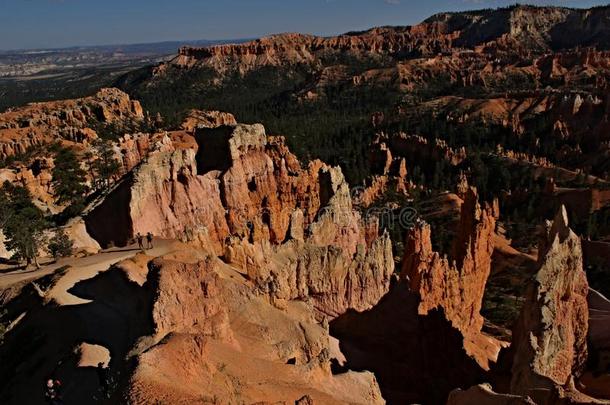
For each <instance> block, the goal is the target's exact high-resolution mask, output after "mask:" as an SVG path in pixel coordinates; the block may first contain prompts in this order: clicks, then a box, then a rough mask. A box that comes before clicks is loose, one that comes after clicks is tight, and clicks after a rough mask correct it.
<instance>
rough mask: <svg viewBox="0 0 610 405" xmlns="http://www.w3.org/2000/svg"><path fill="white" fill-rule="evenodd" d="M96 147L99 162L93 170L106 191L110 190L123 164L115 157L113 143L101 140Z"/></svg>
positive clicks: (94, 165) (97, 161)
mask: <svg viewBox="0 0 610 405" xmlns="http://www.w3.org/2000/svg"><path fill="white" fill-rule="evenodd" d="M94 147H95V150H96V152H97V160H96V161H95V162H94V163H93V168H94V170H95V172H96V173H97V176H98V178H99V180H100V181H101V182H102V183H103V187H104V189H106V190H108V189H109V188H110V185H111V182H112V179H113V178H114V177H115V176H117V175H118V174H119V170H120V169H121V164H120V163H119V161H118V160H117V159H116V157H115V153H114V149H113V145H112V142H111V141H108V140H101V139H100V140H98V141H97V142H96V143H95V145H94Z"/></svg>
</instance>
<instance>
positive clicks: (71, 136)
mask: <svg viewBox="0 0 610 405" xmlns="http://www.w3.org/2000/svg"><path fill="white" fill-rule="evenodd" d="M143 119H144V112H143V110H142V106H141V105H140V103H139V102H138V101H134V100H131V99H130V98H129V96H128V95H127V94H126V93H123V92H122V91H120V90H118V89H101V90H100V91H99V92H98V93H97V94H95V95H94V96H91V97H86V98H81V99H76V100H65V101H52V102H46V103H32V104H29V105H27V106H25V107H20V108H15V109H12V110H9V111H7V112H4V113H2V114H0V159H4V158H6V157H8V156H13V155H16V154H19V153H24V152H26V151H27V150H28V149H29V148H31V147H33V146H41V145H45V144H48V143H52V142H56V141H68V142H72V143H80V144H83V143H84V144H86V143H89V142H90V141H91V140H93V139H95V138H97V134H96V133H95V131H94V130H93V129H92V128H91V127H90V126H91V122H93V121H95V122H99V123H115V122H127V121H133V122H138V121H142V120H143Z"/></svg>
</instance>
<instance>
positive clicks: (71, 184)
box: [52, 148, 87, 206]
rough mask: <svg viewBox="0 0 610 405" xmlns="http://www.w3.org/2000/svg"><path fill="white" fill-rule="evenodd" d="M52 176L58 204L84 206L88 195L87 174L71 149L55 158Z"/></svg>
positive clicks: (64, 150) (60, 152)
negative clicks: (84, 200)
mask: <svg viewBox="0 0 610 405" xmlns="http://www.w3.org/2000/svg"><path fill="white" fill-rule="evenodd" d="M52 174H53V181H52V184H53V192H54V195H55V198H56V201H57V203H58V204H70V205H72V206H82V204H83V199H84V197H85V194H86V193H87V186H86V184H85V176H86V173H85V171H84V170H83V168H82V167H81V165H80V162H79V161H78V158H77V157H76V154H75V153H74V152H73V151H72V150H71V149H68V148H64V149H61V150H60V151H59V153H58V154H57V156H56V157H55V167H54V168H53V173H52Z"/></svg>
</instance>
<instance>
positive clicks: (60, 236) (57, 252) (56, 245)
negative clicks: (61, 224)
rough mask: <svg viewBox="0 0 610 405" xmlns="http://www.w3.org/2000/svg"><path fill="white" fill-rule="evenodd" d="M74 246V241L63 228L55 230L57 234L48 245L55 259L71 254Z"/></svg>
mask: <svg viewBox="0 0 610 405" xmlns="http://www.w3.org/2000/svg"><path fill="white" fill-rule="evenodd" d="M73 247H74V242H73V241H72V240H71V239H70V237H69V236H68V235H67V234H66V232H65V231H64V230H63V229H61V228H59V229H58V230H57V231H56V232H55V236H53V237H52V238H51V240H50V241H49V245H48V249H49V252H51V254H52V255H53V257H54V258H55V259H57V258H60V257H67V256H70V255H71V254H72V250H73Z"/></svg>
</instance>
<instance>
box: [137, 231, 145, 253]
mask: <svg viewBox="0 0 610 405" xmlns="http://www.w3.org/2000/svg"><path fill="white" fill-rule="evenodd" d="M136 239H137V240H138V247H139V248H140V250H142V251H143V250H144V238H143V237H142V235H141V234H140V232H138V234H137V235H136Z"/></svg>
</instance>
